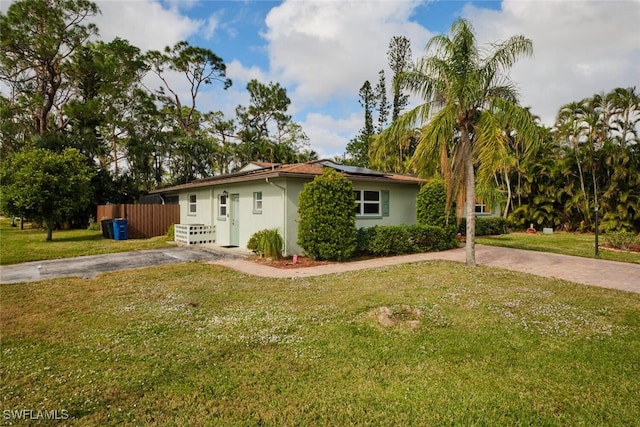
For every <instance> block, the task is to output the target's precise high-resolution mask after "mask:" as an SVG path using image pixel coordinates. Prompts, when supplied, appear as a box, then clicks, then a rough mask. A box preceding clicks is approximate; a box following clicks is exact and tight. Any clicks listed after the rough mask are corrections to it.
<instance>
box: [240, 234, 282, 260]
mask: <svg viewBox="0 0 640 427" xmlns="http://www.w3.org/2000/svg"><path fill="white" fill-rule="evenodd" d="M282 246H283V241H282V236H280V233H279V232H278V229H277V228H273V229H264V230H260V231H256V232H255V233H253V235H252V236H251V237H250V238H249V241H248V242H247V249H249V250H250V251H252V252H254V253H256V254H258V255H260V256H265V257H267V258H275V259H280V258H282Z"/></svg>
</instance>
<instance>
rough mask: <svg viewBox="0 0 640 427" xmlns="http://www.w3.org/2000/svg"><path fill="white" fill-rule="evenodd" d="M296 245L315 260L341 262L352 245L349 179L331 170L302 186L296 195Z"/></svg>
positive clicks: (352, 209)
mask: <svg viewBox="0 0 640 427" xmlns="http://www.w3.org/2000/svg"><path fill="white" fill-rule="evenodd" d="M298 215H299V216H300V220H299V222H298V244H299V245H300V246H301V247H302V249H304V251H305V253H306V254H307V255H308V256H309V257H311V258H313V259H319V260H331V261H344V260H347V259H349V258H351V255H352V254H353V252H354V250H355V248H356V212H355V196H354V194H353V185H352V184H351V181H349V180H348V179H347V178H345V177H344V176H343V175H341V174H339V173H338V172H336V171H335V170H333V169H330V168H326V169H325V170H324V171H323V173H322V175H320V176H317V177H316V178H315V179H314V180H313V181H312V182H308V183H306V184H305V185H304V188H303V190H302V192H300V195H299V196H298Z"/></svg>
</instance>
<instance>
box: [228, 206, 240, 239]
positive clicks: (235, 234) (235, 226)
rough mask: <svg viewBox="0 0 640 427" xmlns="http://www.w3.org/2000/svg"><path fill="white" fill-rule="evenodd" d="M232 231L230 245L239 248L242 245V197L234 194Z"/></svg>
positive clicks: (231, 213) (231, 214)
mask: <svg viewBox="0 0 640 427" xmlns="http://www.w3.org/2000/svg"><path fill="white" fill-rule="evenodd" d="M229 213H230V216H231V224H230V226H231V230H230V239H229V244H230V245H231V246H239V245H240V220H239V219H240V195H239V194H232V195H231V212H229Z"/></svg>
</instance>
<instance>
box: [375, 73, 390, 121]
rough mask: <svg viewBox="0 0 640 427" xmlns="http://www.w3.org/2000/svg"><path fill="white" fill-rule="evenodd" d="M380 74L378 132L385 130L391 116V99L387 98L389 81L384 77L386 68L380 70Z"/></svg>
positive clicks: (376, 92) (376, 90)
mask: <svg viewBox="0 0 640 427" xmlns="http://www.w3.org/2000/svg"><path fill="white" fill-rule="evenodd" d="M378 76H379V80H378V84H377V85H376V89H375V95H376V98H377V104H378V126H377V127H376V133H380V132H382V131H383V130H384V127H385V126H386V125H387V119H388V117H389V101H388V99H387V83H386V79H385V77H384V70H380V72H379V73H378Z"/></svg>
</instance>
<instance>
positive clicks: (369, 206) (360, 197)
mask: <svg viewBox="0 0 640 427" xmlns="http://www.w3.org/2000/svg"><path fill="white" fill-rule="evenodd" d="M353 194H354V196H355V198H356V207H355V209H356V216H380V215H382V213H381V212H382V210H381V208H380V206H381V197H380V191H378V190H354V191H353Z"/></svg>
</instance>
